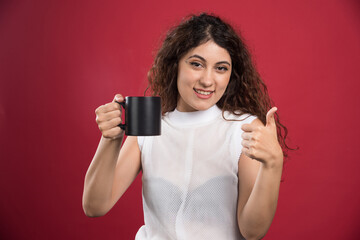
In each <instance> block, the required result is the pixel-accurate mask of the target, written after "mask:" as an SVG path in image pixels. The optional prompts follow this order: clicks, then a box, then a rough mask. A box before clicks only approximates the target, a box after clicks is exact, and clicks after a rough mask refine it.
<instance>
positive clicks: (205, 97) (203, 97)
mask: <svg viewBox="0 0 360 240" xmlns="http://www.w3.org/2000/svg"><path fill="white" fill-rule="evenodd" d="M197 91H202V92H209V93H210V94H208V95H204V94H201V93H199V92H197ZM194 92H195V94H196V96H197V97H198V98H201V99H208V98H211V96H212V95H213V94H214V92H215V91H209V90H204V89H199V88H194Z"/></svg>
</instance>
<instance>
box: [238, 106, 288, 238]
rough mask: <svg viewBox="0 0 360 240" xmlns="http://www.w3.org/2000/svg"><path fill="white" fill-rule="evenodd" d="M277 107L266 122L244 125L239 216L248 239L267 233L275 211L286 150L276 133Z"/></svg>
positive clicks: (240, 225) (242, 231)
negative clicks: (275, 118)
mask: <svg viewBox="0 0 360 240" xmlns="http://www.w3.org/2000/svg"><path fill="white" fill-rule="evenodd" d="M275 111H276V109H275V110H274V109H272V110H270V111H269V112H268V115H267V124H266V126H264V125H263V124H262V123H261V121H260V120H258V119H257V120H254V121H253V122H252V123H251V124H244V125H243V127H242V128H243V130H244V133H243V135H242V137H243V139H244V140H243V142H242V145H243V151H242V155H241V157H240V160H239V173H238V174H239V199H238V211H237V218H238V224H239V229H240V232H241V234H242V235H243V236H244V237H245V238H246V239H261V238H262V237H264V236H265V234H266V232H267V231H268V229H269V227H270V225H271V222H272V220H273V218H274V215H275V211H276V206H277V201H278V196H279V188H280V180H281V174H282V166H283V153H282V150H281V147H280V144H279V143H278V140H277V137H276V125H275V120H274V119H273V114H274V113H275Z"/></svg>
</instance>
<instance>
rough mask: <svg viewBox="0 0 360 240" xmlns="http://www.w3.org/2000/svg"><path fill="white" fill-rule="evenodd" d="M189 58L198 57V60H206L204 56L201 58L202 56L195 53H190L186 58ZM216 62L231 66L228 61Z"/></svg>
mask: <svg viewBox="0 0 360 240" xmlns="http://www.w3.org/2000/svg"><path fill="white" fill-rule="evenodd" d="M190 58H199V59H200V60H202V61H204V62H206V60H205V58H203V57H202V56H199V55H197V54H194V55H191V56H190V57H188V58H187V59H190ZM216 64H227V65H229V66H231V64H230V63H229V62H228V61H220V62H217V63H216Z"/></svg>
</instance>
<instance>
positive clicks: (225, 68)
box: [216, 66, 228, 72]
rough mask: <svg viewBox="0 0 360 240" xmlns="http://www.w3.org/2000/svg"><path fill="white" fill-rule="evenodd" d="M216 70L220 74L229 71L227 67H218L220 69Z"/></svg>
mask: <svg viewBox="0 0 360 240" xmlns="http://www.w3.org/2000/svg"><path fill="white" fill-rule="evenodd" d="M216 70H218V71H220V72H226V71H227V70H228V68H227V67H225V66H218V67H216Z"/></svg>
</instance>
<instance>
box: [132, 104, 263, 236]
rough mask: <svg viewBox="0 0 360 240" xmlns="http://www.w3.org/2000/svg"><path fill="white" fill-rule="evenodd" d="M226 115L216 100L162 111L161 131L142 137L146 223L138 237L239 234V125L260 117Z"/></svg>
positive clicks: (140, 141) (139, 139)
mask: <svg viewBox="0 0 360 240" xmlns="http://www.w3.org/2000/svg"><path fill="white" fill-rule="evenodd" d="M224 117H225V118H226V119H227V120H225V119H224V118H223V116H222V111H221V110H220V109H219V108H218V107H217V106H216V105H214V106H213V107H211V108H209V109H207V110H205V111H196V112H179V111H177V110H176V109H175V110H174V111H173V112H169V113H167V114H165V115H164V116H163V118H162V127H161V128H162V129H161V132H162V134H161V136H149V137H138V144H139V148H140V151H141V164H142V171H143V175H142V183H143V187H142V198H143V210H144V222H145V225H144V226H142V227H141V228H140V229H139V231H138V232H137V234H136V237H135V240H150V239H151V240H155V239H156V240H160V239H161V240H162V239H164V240H165V239H166V240H168V239H177V240H192V239H194V240H195V239H196V240H199V239H207V240H211V239H216V240H219V239H228V240H232V239H234V240H235V239H240V232H239V228H238V224H237V199H238V161H239V157H240V154H241V149H242V145H241V141H242V138H241V134H242V130H241V126H242V124H244V123H251V122H252V121H253V120H254V119H255V118H256V117H255V116H250V115H248V114H243V115H241V116H236V115H233V114H230V113H228V112H225V113H224ZM228 120H236V121H228Z"/></svg>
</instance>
